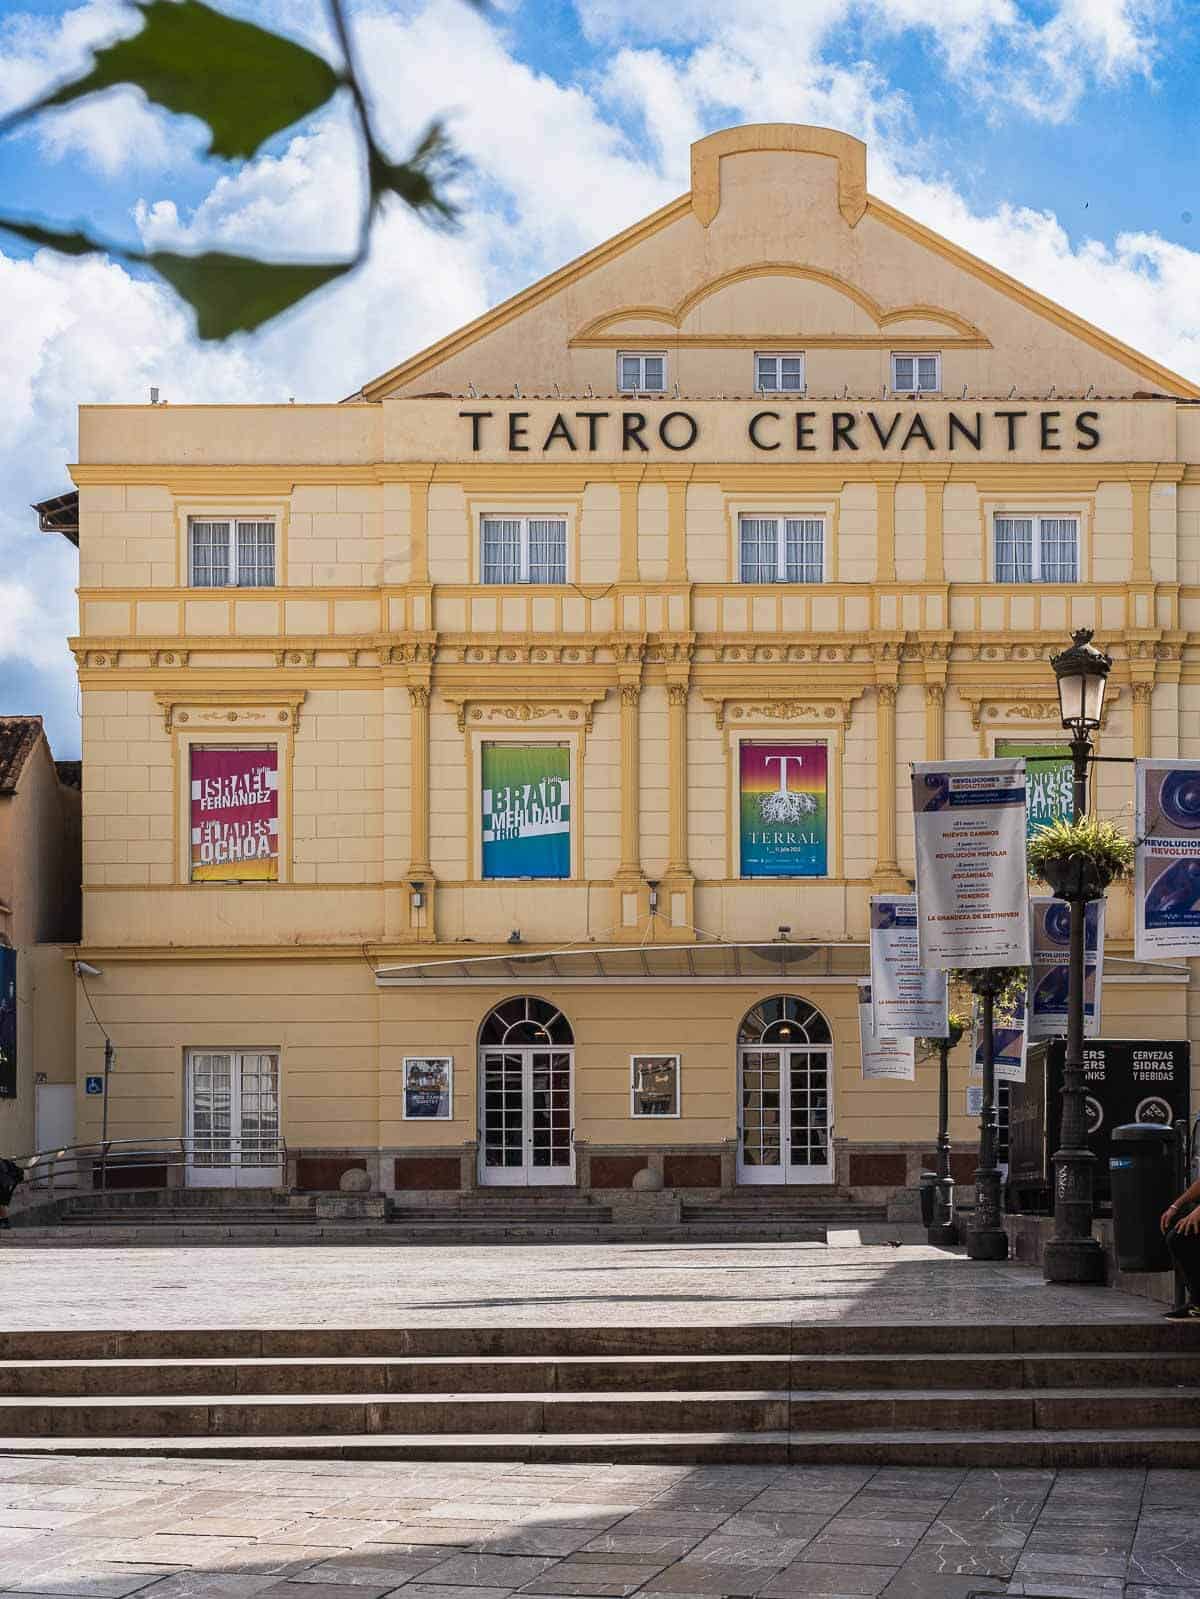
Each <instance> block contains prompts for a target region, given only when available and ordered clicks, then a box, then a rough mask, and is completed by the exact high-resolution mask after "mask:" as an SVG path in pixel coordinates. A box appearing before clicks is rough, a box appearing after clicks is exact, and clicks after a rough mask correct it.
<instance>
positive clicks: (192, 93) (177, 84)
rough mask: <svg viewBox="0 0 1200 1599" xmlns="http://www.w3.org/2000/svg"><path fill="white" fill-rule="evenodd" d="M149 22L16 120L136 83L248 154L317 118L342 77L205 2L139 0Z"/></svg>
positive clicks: (214, 143)
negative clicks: (296, 124) (315, 114)
mask: <svg viewBox="0 0 1200 1599" xmlns="http://www.w3.org/2000/svg"><path fill="white" fill-rule="evenodd" d="M137 3H138V5H139V6H140V7H141V9H142V11H144V12H145V15H146V25H145V27H144V28H143V29H142V31H141V32H140V33H138V34H135V35H134V37H133V38H132V39H118V40H116V41H115V42H114V43H113V44H110V45H105V46H103V47H102V48H101V49H99V50H97V51H96V54H95V57H94V59H93V61H92V68H91V71H90V72H88V73H87V74H86V75H85V76H84V77H82V78H77V79H76V80H75V81H74V82H73V83H65V84H63V85H61V87H59V88H57V89H54V90H52V91H51V93H50V94H48V95H47V96H46V97H45V98H44V99H42V100H39V101H37V102H36V103H35V104H34V105H31V106H28V107H26V108H25V110H24V111H22V112H21V113H20V116H19V117H18V118H17V119H15V120H24V118H25V117H27V116H30V115H32V113H33V112H35V111H44V110H46V109H47V108H48V107H50V106H60V105H67V104H69V103H70V102H71V101H72V100H78V99H80V98H81V96H83V95H86V94H95V93H96V92H97V91H98V90H101V89H111V88H114V87H115V86H116V85H117V84H132V85H133V86H134V87H135V88H139V89H142V90H143V91H144V92H145V94H146V96H147V98H148V99H150V100H152V101H154V102H155V104H157V105H161V106H165V107H166V108H167V110H168V111H176V112H178V113H180V114H181V115H185V116H188V115H190V116H195V117H199V118H200V119H201V121H203V122H206V123H207V124H208V126H209V128H210V130H211V133H212V139H211V141H210V143H209V151H210V152H211V154H213V155H217V156H223V157H225V158H226V159H229V160H233V159H236V158H238V157H243V156H244V157H248V156H252V155H253V154H254V153H255V151H256V150H258V149H259V147H260V146H261V145H262V144H263V143H265V141H266V140H267V139H269V138H270V137H271V136H272V134H275V133H279V132H280V131H281V130H282V129H283V128H288V127H291V125H292V123H294V122H299V121H300V120H301V119H302V118H304V117H307V116H309V115H311V113H312V112H314V111H316V110H317V108H318V107H319V106H322V105H324V104H325V102H326V100H328V99H329V98H330V96H331V95H333V94H334V93H335V91H336V90H337V89H338V88H339V86H340V85H341V83H342V78H341V76H340V74H339V73H337V72H335V71H334V69H333V68H332V67H331V66H330V65H329V63H328V61H326V60H325V59H324V58H323V57H322V56H319V55H315V54H314V53H313V52H312V51H311V50H308V49H306V48H305V47H304V46H303V45H301V44H296V43H295V41H294V40H292V39H285V38H282V37H281V36H280V35H279V34H277V33H270V32H268V31H267V30H266V29H265V28H259V27H256V26H255V24H254V23H252V22H242V21H240V20H239V19H238V18H237V17H229V16H226V15H225V13H224V12H221V11H214V10H213V9H212V7H211V6H206V5H204V4H203V3H202V0H137Z"/></svg>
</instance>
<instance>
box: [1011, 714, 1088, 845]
mask: <svg viewBox="0 0 1200 1599" xmlns="http://www.w3.org/2000/svg"><path fill="white" fill-rule="evenodd" d="M996 755H997V757H998V758H999V757H1004V758H1011V757H1013V756H1020V757H1021V759H1023V760H1024V762H1025V821H1026V837H1028V838H1032V837H1033V835H1034V834H1035V833H1036V832H1037V830H1038V828H1039V827H1049V826H1050V824H1051V822H1059V821H1062V822H1069V821H1070V820H1071V817H1072V816H1073V815H1074V814H1075V813H1074V809H1073V806H1072V790H1073V784H1074V780H1075V767H1074V763H1073V762H1072V760H1071V751H1070V747H1069V746H1068V745H1066V744H1034V743H1031V742H1030V741H1029V740H1027V739H1019V738H1000V739H997V740H996Z"/></svg>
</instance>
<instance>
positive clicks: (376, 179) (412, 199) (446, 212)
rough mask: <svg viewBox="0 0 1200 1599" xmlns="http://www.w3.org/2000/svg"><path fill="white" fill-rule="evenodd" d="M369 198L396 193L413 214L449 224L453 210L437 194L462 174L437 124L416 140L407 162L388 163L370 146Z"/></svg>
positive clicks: (453, 208) (441, 128)
mask: <svg viewBox="0 0 1200 1599" xmlns="http://www.w3.org/2000/svg"><path fill="white" fill-rule="evenodd" d="M368 167H369V171H370V179H371V198H372V200H375V199H378V197H379V196H380V195H382V194H387V193H391V194H398V195H399V196H400V198H401V199H402V200H403V201H404V202H405V203H406V204H407V205H410V206H412V208H413V210H414V211H431V212H433V213H435V215H436V216H438V217H440V218H441V220H442V221H444V222H453V221H454V220H455V219H456V218H457V215H458V211H457V208H456V207H455V206H454V205H453V204H452V202H451V201H449V200H447V199H446V197H445V196H444V195H443V194H442V193H441V192H440V186H441V185H442V184H445V183H449V182H451V181H452V180H453V179H454V178H456V177H457V176H458V174H459V173H460V172H461V171H462V160H461V158H460V157H459V155H458V153H457V152H456V151H455V149H454V146H453V145H452V144H451V142H450V140H449V138H448V137H447V136H446V130H445V129H444V128H443V127H442V124H441V123H440V122H431V123H430V124H429V126H428V127H427V128H426V129H425V132H424V133H423V134H422V135H421V137H420V138H419V139H418V140H417V143H416V146H415V148H414V149H413V152H412V154H411V155H410V156H409V158H408V160H407V161H389V160H388V159H387V158H386V156H384V155H383V153H382V152H381V151H380V150H378V149H377V148H375V146H374V145H372V147H371V149H370V151H369V153H368Z"/></svg>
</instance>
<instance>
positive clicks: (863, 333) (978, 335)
mask: <svg viewBox="0 0 1200 1599" xmlns="http://www.w3.org/2000/svg"><path fill="white" fill-rule="evenodd" d="M898 337H899V338H904V337H911V338H917V337H922V338H929V337H937V338H938V339H939V341H940V342H941V343H943V344H947V343H952V344H964V343H967V344H970V345H973V346H975V347H979V346H987V345H988V344H989V342H990V341H989V340H988V339H987V338H986V336H985V335H984V334H983V333H982V332H981V331H980V330H979V328H977V327H976V326H975V325H974V324H973V323H971V322H968V321H967V320H966V318H965V317H961V316H959V315H958V314H957V313H956V312H953V311H944V310H942V309H941V308H940V307H938V306H931V305H901V306H885V305H882V304H881V303H880V302H879V301H878V300H876V299H874V298H873V296H871V295H869V294H867V293H866V292H865V290H863V289H861V288H859V287H858V285H857V284H854V283H850V282H849V281H848V280H847V279H845V278H841V277H838V276H836V275H835V274H834V273H832V272H825V271H823V270H822V269H821V268H819V267H808V266H800V265H797V264H796V263H794V262H788V261H761V262H757V263H755V264H754V265H753V266H745V267H739V268H738V269H737V270H736V271H733V272H725V273H722V274H721V276H720V277H717V278H712V279H710V280H709V281H708V282H706V283H702V284H699V285H697V287H696V288H694V289H692V290H690V291H689V292H688V293H687V294H686V295H684V297H683V298H682V299H681V300H680V301H679V302H678V304H676V305H673V306H665V305H630V306H623V307H621V309H619V310H616V311H607V312H605V313H604V314H603V315H602V316H599V317H595V318H593V319H592V321H590V322H588V323H586V324H585V325H584V326H583V327H582V328H580V329H579V331H578V332H577V333H576V334H575V335H574V336H573V338H572V339H571V341H570V342H571V344H572V345H574V346H576V347H583V348H597V347H599V348H605V349H607V348H610V347H613V346H616V345H622V344H635V343H636V342H637V341H639V340H644V339H650V340H656V341H657V342H659V343H662V342H663V341H664V340H666V341H668V342H670V343H671V344H694V345H721V344H730V343H733V344H740V343H747V344H755V343H763V342H767V341H769V342H772V343H780V342H783V343H800V344H804V345H807V346H810V347H811V346H816V345H820V344H823V343H837V344H843V343H849V344H858V343H863V344H886V343H892V342H894V341H895V340H896V338H898Z"/></svg>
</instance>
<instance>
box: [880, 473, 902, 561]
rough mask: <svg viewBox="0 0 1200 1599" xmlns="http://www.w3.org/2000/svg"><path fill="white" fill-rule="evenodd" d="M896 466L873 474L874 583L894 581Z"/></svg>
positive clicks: (897, 476) (897, 478) (898, 475)
mask: <svg viewBox="0 0 1200 1599" xmlns="http://www.w3.org/2000/svg"><path fill="white" fill-rule="evenodd" d="M899 477H900V468H899V467H898V466H886V465H885V466H880V467H878V468H877V469H876V472H875V496H876V499H875V581H876V582H877V583H894V582H895V581H896V484H897V482H898V480H899Z"/></svg>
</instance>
